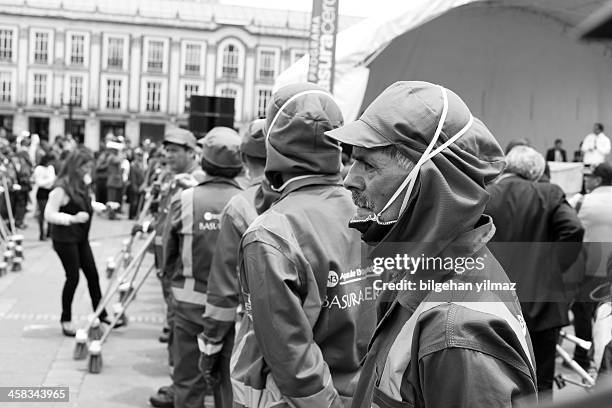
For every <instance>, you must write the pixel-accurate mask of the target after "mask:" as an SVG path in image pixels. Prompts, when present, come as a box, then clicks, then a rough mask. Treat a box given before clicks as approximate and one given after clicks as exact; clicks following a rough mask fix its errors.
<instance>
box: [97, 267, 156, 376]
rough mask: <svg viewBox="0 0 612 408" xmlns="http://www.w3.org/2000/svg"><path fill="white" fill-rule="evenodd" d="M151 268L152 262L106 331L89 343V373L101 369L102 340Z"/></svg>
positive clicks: (132, 298)
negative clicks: (98, 338)
mask: <svg viewBox="0 0 612 408" xmlns="http://www.w3.org/2000/svg"><path fill="white" fill-rule="evenodd" d="M153 269H155V265H154V264H153V265H151V266H150V267H149V269H147V271H146V272H145V273H144V274H142V277H141V278H140V279H139V280H138V283H137V284H136V288H135V290H133V291H132V292H130V293H129V294H128V296H127V298H126V299H125V303H124V304H123V305H122V310H121V313H117V314H115V315H114V316H113V320H112V321H111V324H110V325H109V326H108V327H107V328H106V331H105V332H104V334H103V335H102V338H101V339H100V340H94V341H92V342H91V344H90V345H89V363H88V370H89V372H90V373H91V374H99V373H100V372H101V371H102V345H104V342H105V341H106V340H107V339H108V336H110V334H111V332H112V330H113V327H114V326H115V324H117V322H118V321H119V319H120V318H121V315H122V314H123V312H125V310H126V309H127V308H128V307H129V305H130V304H131V303H132V301H133V300H134V297H135V296H136V292H138V291H139V290H140V288H141V287H142V285H143V284H144V282H145V281H146V280H147V277H148V276H149V275H150V274H151V271H152V270H153Z"/></svg>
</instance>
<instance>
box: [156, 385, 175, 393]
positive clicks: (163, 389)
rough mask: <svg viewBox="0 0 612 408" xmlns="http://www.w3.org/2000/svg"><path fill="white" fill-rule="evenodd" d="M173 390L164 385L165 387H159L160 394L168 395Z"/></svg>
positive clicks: (169, 386)
mask: <svg viewBox="0 0 612 408" xmlns="http://www.w3.org/2000/svg"><path fill="white" fill-rule="evenodd" d="M171 388H172V386H171V385H164V386H163V387H159V389H158V390H157V393H158V394H168V393H169V392H172V390H170V389H171Z"/></svg>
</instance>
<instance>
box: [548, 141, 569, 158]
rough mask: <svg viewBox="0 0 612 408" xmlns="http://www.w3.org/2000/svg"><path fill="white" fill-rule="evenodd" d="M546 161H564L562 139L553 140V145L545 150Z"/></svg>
mask: <svg viewBox="0 0 612 408" xmlns="http://www.w3.org/2000/svg"><path fill="white" fill-rule="evenodd" d="M546 161H556V162H566V161H567V155H566V154H565V150H564V149H563V141H562V140H561V139H557V140H555V147H553V148H550V149H548V150H547V151H546Z"/></svg>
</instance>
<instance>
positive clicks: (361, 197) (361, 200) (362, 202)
mask: <svg viewBox="0 0 612 408" xmlns="http://www.w3.org/2000/svg"><path fill="white" fill-rule="evenodd" d="M351 193H352V195H353V203H354V204H355V205H356V206H357V207H359V208H367V209H368V210H370V211H372V212H374V203H373V202H371V201H370V200H369V198H368V197H367V196H366V195H365V194H363V193H359V192H357V191H355V190H352V191H351Z"/></svg>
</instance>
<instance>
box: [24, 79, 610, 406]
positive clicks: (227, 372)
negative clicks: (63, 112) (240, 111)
mask: <svg viewBox="0 0 612 408" xmlns="http://www.w3.org/2000/svg"><path fill="white" fill-rule="evenodd" d="M267 114H268V115H267V117H266V119H260V120H256V121H254V122H252V123H250V124H249V125H248V126H246V127H245V128H244V129H243V130H242V132H241V134H240V135H239V134H238V133H237V132H236V131H234V130H233V129H230V128H224V127H217V128H214V129H212V130H211V131H210V132H208V133H207V134H206V136H205V137H203V138H202V139H199V140H197V139H196V137H195V136H194V134H193V133H192V132H190V131H188V130H185V129H179V128H175V129H171V130H168V131H167V132H166V134H165V136H164V140H163V146H160V147H159V148H158V147H156V146H153V145H152V144H151V143H143V145H142V146H139V147H137V148H134V149H131V148H130V147H129V146H127V145H126V141H125V140H121V139H119V138H115V137H114V136H112V135H109V137H107V139H106V140H105V144H104V146H103V149H101V151H100V152H99V154H98V155H97V157H96V158H94V157H93V155H92V154H91V153H90V152H88V151H86V150H85V149H75V150H74V151H73V152H71V153H67V156H66V157H65V158H64V160H66V163H72V164H71V165H70V166H69V167H70V169H66V167H68V166H64V169H63V170H62V171H60V172H56V173H57V174H58V177H57V178H55V177H51V175H52V170H51V169H52V168H53V163H54V161H53V160H52V159H51V158H50V157H49V156H48V155H47V154H43V155H41V158H40V161H39V162H37V163H38V167H37V169H36V170H35V171H34V173H35V174H36V176H35V179H36V180H38V181H37V184H39V185H40V186H41V187H42V188H43V194H41V197H40V198H39V197H38V195H37V199H38V200H40V201H44V200H48V201H47V204H46V205H47V208H46V210H45V211H43V214H44V219H46V220H47V221H48V222H50V223H51V224H52V228H51V237H52V239H53V245H54V249H55V251H56V252H57V253H58V256H59V257H60V259H61V261H62V264H63V266H64V269H65V270H66V276H67V280H66V285H65V287H64V292H63V294H62V305H63V313H62V329H63V330H64V334H66V335H74V330H73V328H72V327H71V326H70V317H71V316H70V304H71V302H72V296H73V295H74V288H76V282H78V274H79V272H78V271H79V268H80V269H82V270H83V272H84V273H85V276H86V278H87V281H88V285H89V291H90V295H91V300H92V306H93V308H94V309H95V308H96V307H97V304H98V302H99V299H100V289H99V283H98V282H97V281H98V276H97V271H96V270H95V262H93V257H92V255H91V249H90V248H89V244H88V233H89V228H90V223H91V216H92V214H93V213H94V211H95V210H96V208H97V207H99V208H98V210H100V211H103V212H104V213H106V214H108V216H109V218H111V219H112V218H115V217H116V212H119V211H121V207H122V204H123V202H124V199H125V198H126V197H127V200H128V202H129V204H130V209H129V211H128V217H129V218H130V219H136V218H139V221H138V222H136V223H135V224H134V228H133V231H132V232H133V233H134V234H136V233H138V232H147V233H152V234H155V240H154V241H153V242H154V245H153V248H152V249H151V250H152V251H153V253H154V258H155V266H156V268H157V271H158V277H159V278H160V281H161V287H162V295H163V299H164V302H165V304H166V310H167V314H166V327H165V328H164V330H163V334H162V338H161V339H162V340H163V341H164V342H167V343H168V365H169V366H170V368H171V370H170V372H171V379H170V380H171V381H170V384H169V385H168V386H164V387H161V388H160V389H159V390H158V392H157V393H156V394H155V395H153V396H151V398H150V403H151V404H152V405H153V406H155V407H177V408H178V407H180V408H185V407H187V408H191V407H198V408H200V407H202V406H204V398H205V396H206V395H213V398H214V401H215V407H217V408H223V407H257V408H265V407H273V406H274V407H284V406H287V407H288V406H291V407H334V408H335V407H355V408H361V407H363V408H365V407H368V408H369V407H373V406H376V407H396V406H397V407H401V406H414V407H450V406H453V407H470V408H473V407H483V408H484V407H491V406H499V407H511V406H517V407H528V406H534V404H537V402H538V400H539V401H540V402H542V401H547V400H549V399H550V396H551V394H552V388H553V379H554V375H555V353H556V345H557V344H558V342H559V335H560V329H561V328H562V327H564V326H567V325H568V324H570V319H569V316H570V314H569V312H570V309H571V311H572V314H571V316H573V324H574V326H575V332H576V334H577V335H578V336H579V337H582V338H583V339H585V340H589V341H593V342H594V344H595V346H594V350H595V353H594V354H593V353H587V351H585V350H581V349H579V348H576V351H575V353H574V358H575V360H576V361H577V362H578V363H579V364H580V365H581V366H582V367H584V368H585V369H587V370H589V369H595V370H596V369H599V368H600V367H601V369H600V371H601V373H602V375H603V374H604V373H605V371H606V369H607V368H609V367H610V365H611V363H612V346H610V344H612V343H609V342H610V340H611V339H612V324H611V323H610V320H611V319H610V318H609V315H610V306H609V303H610V299H609V296H608V297H606V296H604V297H601V298H599V299H596V298H594V297H593V293H594V291H596V290H598V289H601V288H603V290H604V292H605V291H607V292H608V295H609V291H610V276H612V275H611V274H612V205H610V203H612V166H611V165H610V164H609V163H608V162H606V161H605V160H606V155H607V154H608V153H605V152H603V153H602V152H600V151H599V150H602V149H603V150H605V149H604V148H605V146H604V144H605V141H603V142H601V141H600V139H601V140H603V139H602V138H601V137H600V136H599V135H600V134H603V126H601V125H599V124H598V125H596V129H595V132H594V138H595V140H594V141H593V140H592V139H593V138H592V137H591V135H589V136H588V137H587V138H586V139H585V141H584V143H583V144H582V146H583V148H584V152H585V158H584V160H585V164H586V166H585V175H584V191H583V192H582V194H579V195H577V196H575V197H571V198H570V197H565V194H564V192H563V191H562V190H561V188H560V187H558V186H557V185H555V184H552V183H550V181H549V178H548V177H547V176H546V159H545V157H544V156H543V155H542V154H541V153H539V152H537V151H536V150H535V149H534V148H532V147H530V146H529V143H528V142H527V141H526V140H517V141H515V142H512V143H511V144H510V145H509V146H508V147H506V150H505V151H504V150H502V148H501V147H500V145H499V143H498V142H497V140H496V139H495V137H494V135H493V134H492V133H491V132H490V131H489V129H488V128H487V127H486V125H485V124H484V123H483V122H482V121H481V120H479V119H478V118H476V117H474V116H473V115H472V113H471V112H470V109H469V107H468V106H467V105H466V104H465V103H464V102H463V100H462V99H461V98H460V97H459V96H458V95H456V94H455V93H454V92H452V91H451V90H449V89H446V88H444V87H442V86H439V85H434V84H430V83H426V82H398V83H395V84H393V85H391V86H390V87H389V88H387V89H386V90H385V91H383V92H382V94H381V95H379V96H378V98H376V99H375V100H374V101H373V102H372V104H371V105H370V106H369V107H368V108H367V109H366V110H365V111H364V113H363V114H362V115H361V117H360V118H359V119H358V120H357V121H355V122H352V123H349V124H346V125H345V124H344V123H343V117H342V113H341V111H340V109H339V107H338V105H337V104H336V102H335V100H334V98H333V97H332V96H331V95H330V94H329V93H328V92H326V91H325V90H323V89H321V88H319V87H317V86H315V85H312V84H306V83H305V84H294V85H289V86H286V87H283V88H281V89H279V90H278V91H277V92H276V93H274V94H273V96H272V99H271V101H270V104H269V108H268V112H267ZM598 131H599V132H598ZM604 137H605V136H604ZM23 143H24V142H23V141H22V142H21V146H22V149H23V148H24V147H27V143H26V144H23ZM557 147H558V149H557V150H559V152H557V150H554V149H553V151H552V152H548V153H547V155H546V156H547V158H548V159H549V160H550V159H551V158H552V160H551V161H554V160H557V159H560V160H561V159H565V158H564V157H563V156H565V154H562V153H561V152H560V150H562V149H561V145H560V144H557ZM603 150H602V151H603ZM608 152H609V141H608ZM62 154H63V153H62ZM596 154H599V156H598V157H597V158H595V159H593V157H594V156H595V155H596ZM589 155H590V156H589ZM349 156H350V159H349ZM587 156H588V157H591V156H593V157H591V158H589V159H588V160H587V158H588V157H587ZM43 157H46V158H47V159H46V160H43V159H42V158H43ZM591 159H593V160H594V161H593V160H591ZM587 161H589V163H587ZM90 190H93V191H95V201H94V202H93V204H92V202H91V197H90V196H89V193H88V192H89V191H90ZM145 201H147V204H146V205H145V204H144V202H145ZM113 203H116V204H113ZM43 207H44V206H43ZM143 209H144V210H143ZM141 211H142V212H143V213H144V214H140V213H141ZM139 214H140V215H141V216H142V217H138V215H139ZM145 218H146V219H147V221H152V222H141V220H143V219H145ZM43 236H44V234H43V232H42V230H41V237H43ZM402 257H404V258H406V257H410V258H411V259H412V260H413V261H415V260H417V261H419V260H420V261H422V262H421V263H419V262H414V263H413V264H412V267H410V266H404V267H402V266H400V263H399V261H398V260H400V259H403V258H402ZM430 260H433V261H432V264H433V266H430V263H429V261H430ZM436 260H440V262H439V263H438V262H436ZM448 260H450V263H449V264H448V265H450V266H447V262H448ZM468 260H472V261H473V262H471V263H470V262H468ZM459 261H461V262H459ZM92 263H93V267H92ZM373 264H374V265H384V268H382V272H381V271H378V270H375V269H373V268H372V265H373ZM453 265H454V266H453ZM468 265H472V266H471V267H468ZM459 266H461V269H459ZM412 285H414V286H412ZM479 285H480V286H479ZM475 287H476V288H479V289H478V290H475V289H473V288H475ZM381 288H382V289H381ZM398 288H399V289H398ZM432 288H447V289H445V290H438V289H435V290H434V289H432ZM448 288H450V289H448ZM453 288H454V289H453ZM602 307H604V309H603V310H607V311H608V312H607V314H606V312H601V310H602V309H601V308H602ZM605 307H607V309H605ZM602 313H603V314H602ZM597 316H600V317H601V319H596V318H595V317H597ZM101 317H102V318H103V319H106V316H105V315H104V316H101ZM237 321H239V325H238V326H236V324H235V323H236V322H237ZM602 322H605V323H603V324H604V325H603V326H602ZM596 327H597V328H598V329H599V331H597V330H596ZM236 328H238V330H237V331H236ZM594 332H597V333H601V336H599V337H598V335H596V336H595V337H593V333H594Z"/></svg>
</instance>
